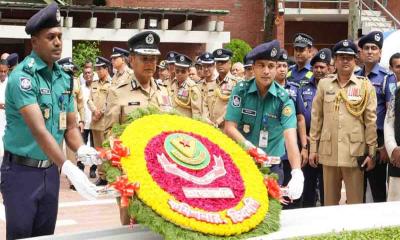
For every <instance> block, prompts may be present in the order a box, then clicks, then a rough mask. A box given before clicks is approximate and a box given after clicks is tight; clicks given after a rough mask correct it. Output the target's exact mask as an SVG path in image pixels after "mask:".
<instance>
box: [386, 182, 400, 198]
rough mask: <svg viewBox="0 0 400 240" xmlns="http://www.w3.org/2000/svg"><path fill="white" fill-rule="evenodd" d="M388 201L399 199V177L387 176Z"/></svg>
mask: <svg viewBox="0 0 400 240" xmlns="http://www.w3.org/2000/svg"><path fill="white" fill-rule="evenodd" d="M387 200H388V202H390V201H400V177H389V190H388V198H387Z"/></svg>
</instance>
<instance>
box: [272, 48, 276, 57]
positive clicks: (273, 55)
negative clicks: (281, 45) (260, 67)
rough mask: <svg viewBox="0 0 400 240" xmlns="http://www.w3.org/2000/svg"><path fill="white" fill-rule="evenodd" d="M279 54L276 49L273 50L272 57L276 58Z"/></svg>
mask: <svg viewBox="0 0 400 240" xmlns="http://www.w3.org/2000/svg"><path fill="white" fill-rule="evenodd" d="M277 53H278V51H277V50H276V48H273V49H272V50H271V57H275V56H276V54H277Z"/></svg>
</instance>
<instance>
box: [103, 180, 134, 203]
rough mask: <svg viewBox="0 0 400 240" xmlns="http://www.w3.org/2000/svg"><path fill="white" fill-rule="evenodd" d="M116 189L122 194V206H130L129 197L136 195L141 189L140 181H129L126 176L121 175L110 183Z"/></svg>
mask: <svg viewBox="0 0 400 240" xmlns="http://www.w3.org/2000/svg"><path fill="white" fill-rule="evenodd" d="M110 186H111V187H113V188H114V189H115V190H117V191H118V192H119V193H120V195H121V207H128V205H129V198H131V197H133V196H134V195H135V192H136V191H138V190H139V188H140V185H139V183H129V181H128V178H127V177H126V176H119V177H117V180H116V181H115V182H113V183H111V184H110Z"/></svg>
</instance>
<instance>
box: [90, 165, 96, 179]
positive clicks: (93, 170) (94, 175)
mask: <svg viewBox="0 0 400 240" xmlns="http://www.w3.org/2000/svg"><path fill="white" fill-rule="evenodd" d="M96 169H97V166H96V165H92V166H91V167H90V172H89V177H90V178H96Z"/></svg>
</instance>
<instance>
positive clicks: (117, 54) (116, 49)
mask: <svg viewBox="0 0 400 240" xmlns="http://www.w3.org/2000/svg"><path fill="white" fill-rule="evenodd" d="M122 56H125V57H127V56H129V51H127V50H125V49H123V48H119V47H113V49H112V54H111V57H112V58H115V57H122Z"/></svg>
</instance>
